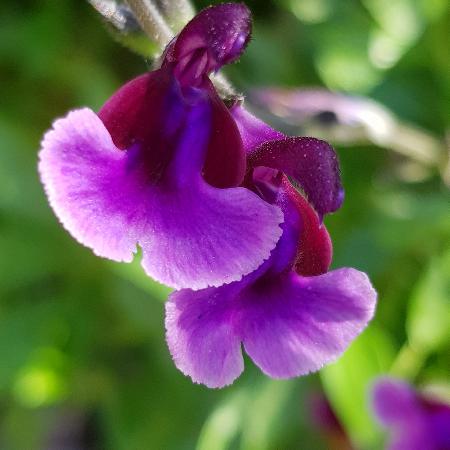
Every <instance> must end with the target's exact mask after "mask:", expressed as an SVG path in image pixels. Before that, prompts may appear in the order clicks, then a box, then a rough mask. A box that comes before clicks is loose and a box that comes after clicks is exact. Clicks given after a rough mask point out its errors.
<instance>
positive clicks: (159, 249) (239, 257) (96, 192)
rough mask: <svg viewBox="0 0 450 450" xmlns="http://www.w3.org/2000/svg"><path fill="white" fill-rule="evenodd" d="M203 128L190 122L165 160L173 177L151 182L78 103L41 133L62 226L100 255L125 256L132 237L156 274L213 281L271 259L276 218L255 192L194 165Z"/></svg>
mask: <svg viewBox="0 0 450 450" xmlns="http://www.w3.org/2000/svg"><path fill="white" fill-rule="evenodd" d="M194 119H195V120H196V121H197V122H201V121H202V116H201V115H200V116H199V117H194V116H192V115H191V116H189V120H194ZM197 130H198V131H197ZM207 134H208V133H206V130H205V129H203V131H202V129H201V126H199V124H198V123H196V124H195V126H194V123H193V122H192V123H190V122H189V121H188V122H187V124H186V127H185V132H184V134H182V135H181V137H180V139H179V142H178V144H177V145H178V148H177V152H176V158H174V161H172V162H171V165H172V169H173V172H174V173H173V175H174V177H173V179H172V180H171V181H174V182H173V183H172V184H170V183H169V184H167V183H160V184H156V183H153V182H151V179H150V181H149V177H148V176H147V174H146V172H145V171H143V170H142V167H141V166H140V165H139V164H138V163H136V158H137V157H136V154H138V153H139V152H138V150H139V149H138V148H137V149H135V148H131V149H129V150H128V151H121V150H119V149H118V148H117V147H116V146H115V145H114V144H113V142H112V139H111V136H110V135H109V133H108V131H107V130H106V128H105V126H104V125H103V123H102V122H101V120H100V119H99V118H98V116H97V115H96V114H95V113H94V112H92V111H91V110H89V109H81V110H77V111H73V112H71V113H70V114H69V115H68V116H67V117H66V118H64V119H60V120H57V121H56V122H55V123H54V127H53V129H52V130H50V131H49V132H48V133H47V134H46V135H45V137H44V140H43V143H42V150H41V152H40V163H39V171H40V174H41V178H42V181H43V183H44V186H45V189H46V192H47V195H48V197H49V201H50V204H51V206H52V207H53V209H54V210H55V212H56V214H57V216H58V217H59V219H60V220H61V222H62V223H63V225H64V226H65V228H66V229H67V230H68V231H69V232H70V233H71V234H72V235H73V236H74V237H75V238H76V239H77V240H78V241H79V242H81V243H82V244H84V245H86V246H88V247H90V248H92V249H93V250H94V253H96V254H97V255H99V256H103V257H106V258H110V259H113V260H117V261H131V260H132V258H133V253H134V252H135V251H136V244H139V245H140V246H141V247H142V250H143V261H142V265H143V267H144V269H145V270H146V272H147V273H148V274H149V275H151V276H152V277H154V278H155V279H157V280H158V281H160V282H162V283H165V284H168V285H169V286H172V287H175V288H183V287H190V288H192V289H200V288H204V287H207V286H218V285H221V284H223V283H227V282H232V281H234V280H239V279H240V278H241V277H242V276H243V275H245V274H247V273H250V272H252V271H253V270H255V269H256V268H257V267H258V266H259V265H261V264H262V262H263V261H264V260H265V259H267V258H268V257H269V254H270V251H271V250H272V249H273V248H274V247H275V244H276V242H277V241H278V239H279V237H280V234H281V229H280V227H279V226H278V225H279V224H280V223H281V222H282V221H283V218H282V213H281V211H280V210H279V208H277V207H276V206H272V205H269V204H267V203H266V202H264V201H263V200H261V199H260V198H259V197H258V196H257V195H256V194H254V193H253V192H251V191H249V190H247V189H245V188H231V189H216V188H213V187H211V186H209V185H208V184H207V183H206V182H205V181H204V180H203V179H202V177H201V175H200V173H196V172H195V170H194V168H195V167H196V166H197V165H198V164H199V161H198V155H197V156H195V155H192V148H195V146H196V145H197V146H200V147H201V146H202V145H203V144H204V142H205V139H206V138H207ZM190 158H193V160H191V159H190ZM144 167H145V165H144ZM177 183H178V184H177ZM243 230H245V232H243Z"/></svg>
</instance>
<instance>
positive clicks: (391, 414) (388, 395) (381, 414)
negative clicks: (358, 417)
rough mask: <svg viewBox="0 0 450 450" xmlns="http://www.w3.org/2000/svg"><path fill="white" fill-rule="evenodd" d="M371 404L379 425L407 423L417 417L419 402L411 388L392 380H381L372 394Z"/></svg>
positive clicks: (402, 382)
mask: <svg viewBox="0 0 450 450" xmlns="http://www.w3.org/2000/svg"><path fill="white" fill-rule="evenodd" d="M372 403H373V408H374V411H375V414H376V415H377V417H378V419H379V420H380V422H381V423H383V424H385V425H388V424H392V423H401V422H408V421H409V420H411V418H414V417H416V416H417V414H418V412H419V408H420V407H419V402H418V400H417V397H416V393H415V392H414V389H412V387H411V386H410V385H409V384H408V383H406V382H404V381H402V380H397V379H394V378H381V379H379V380H378V381H377V383H376V384H375V386H374V388H373V392H372Z"/></svg>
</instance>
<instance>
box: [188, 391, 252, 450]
mask: <svg viewBox="0 0 450 450" xmlns="http://www.w3.org/2000/svg"><path fill="white" fill-rule="evenodd" d="M248 400H249V393H248V391H247V390H245V389H242V390H239V391H234V392H233V394H232V395H230V396H229V397H228V398H227V399H226V400H225V401H224V402H222V403H220V404H219V405H218V406H217V407H216V409H215V410H214V411H213V412H212V414H211V415H210V416H209V418H208V419H207V421H206V423H205V425H204V426H203V428H202V431H201V432H200V437H199V440H198V443H197V447H196V449H197V450H226V449H228V448H229V444H230V443H231V441H232V440H233V439H234V438H235V436H236V435H237V434H238V433H239V431H240V428H241V426H242V419H243V416H244V411H245V409H246V406H247V403H248Z"/></svg>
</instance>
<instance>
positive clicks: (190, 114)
mask: <svg viewBox="0 0 450 450" xmlns="http://www.w3.org/2000/svg"><path fill="white" fill-rule="evenodd" d="M250 33H251V20H250V13H249V11H248V9H247V8H246V7H245V6H244V5H243V4H235V3H227V4H222V5H218V6H215V7H210V8H207V9H205V10H203V11H202V12H200V13H199V14H198V15H197V16H196V17H195V18H194V19H192V20H191V22H189V23H188V24H187V25H186V26H185V28H184V29H183V30H182V31H181V32H180V34H179V35H178V36H177V37H176V38H175V39H174V40H173V41H172V42H171V43H170V44H169V45H168V47H167V48H166V50H165V52H164V54H163V57H162V63H161V67H160V68H159V69H157V70H154V71H152V72H148V73H145V74H143V75H141V76H139V77H137V78H135V79H133V80H131V81H130V82H128V83H127V84H125V85H124V86H123V87H122V88H120V89H119V90H118V91H117V92H116V93H115V94H114V95H113V96H112V97H111V98H110V99H109V100H108V101H107V102H106V103H105V105H104V106H103V107H102V108H101V110H100V111H99V112H98V113H97V114H96V113H95V112H93V111H92V110H90V109H87V108H84V109H79V110H75V111H72V112H70V113H69V114H68V115H67V116H66V117H65V118H62V119H59V120H57V121H55V123H54V124H53V128H52V129H51V130H50V131H48V132H47V134H46V135H45V137H44V139H43V142H42V149H41V152H40V161H39V172H40V175H41V179H42V182H43V184H44V187H45V190H46V193H47V196H48V199H49V202H50V205H51V206H52V208H53V209H54V211H55V213H56V215H57V216H58V218H59V219H60V221H61V223H62V224H63V226H64V227H65V228H66V229H67V230H68V231H69V232H70V233H71V234H72V236H73V237H74V238H75V239H77V240H78V241H79V242H81V243H82V244H84V245H86V246H87V247H90V248H91V249H92V250H93V251H94V253H95V254H97V255H99V256H102V257H105V258H109V259H112V260H115V261H127V262H129V261H131V260H132V258H133V256H134V254H135V253H136V251H137V247H138V246H139V247H140V248H141V249H142V255H143V257H142V266H143V268H144V270H145V272H146V273H147V274H148V275H149V276H151V277H153V278H154V279H156V280H158V281H159V282H161V283H165V284H167V285H169V286H171V287H173V288H174V289H175V292H174V293H173V294H171V295H170V298H169V301H168V302H167V306H166V330H167V342H168V345H169V349H170V351H171V353H172V356H173V359H174V361H175V364H176V365H177V367H178V368H179V369H180V370H182V371H183V372H184V373H185V374H187V375H189V376H190V377H191V378H192V379H193V380H194V381H195V382H199V383H204V384H206V385H207V386H210V387H222V386H224V385H227V384H229V383H231V382H232V381H233V380H234V379H235V378H236V377H237V376H238V375H239V374H240V373H241V372H242V370H243V358H242V352H241V345H243V346H244V348H245V351H246V352H247V353H248V354H249V356H250V357H251V358H252V359H253V361H254V362H255V363H256V364H257V365H258V366H259V367H260V368H261V369H262V370H263V371H264V372H265V373H266V374H268V375H270V376H272V377H280V378H283V377H292V376H297V375H302V374H306V373H308V372H311V371H315V370H318V369H319V368H320V367H321V366H323V365H324V364H325V363H328V362H330V361H332V360H334V359H336V358H337V357H338V356H339V355H340V354H341V353H342V352H343V351H344V350H345V349H346V348H347V346H348V345H349V343H350V342H351V341H352V340H353V339H354V338H355V337H356V336H357V335H358V334H359V333H360V332H361V331H362V330H363V329H364V327H365V326H366V325H367V323H368V321H369V320H370V319H371V318H372V316H373V313H374V307H375V300H376V294H375V291H374V290H373V288H372V286H371V284H370V281H369V280H368V278H367V276H366V275H365V274H363V273H361V272H359V271H357V270H354V269H350V268H344V269H339V270H335V271H330V272H328V268H329V265H330V263H331V256H332V247H331V241H330V237H329V235H328V232H327V230H326V228H325V225H324V224H323V223H322V220H323V217H324V215H326V214H328V213H331V212H334V211H336V210H337V209H338V208H339V207H340V206H341V204H342V201H343V189H342V186H341V181H340V172H339V164H338V161H337V157H336V154H335V152H334V150H333V149H332V147H331V146H330V145H328V144H327V143H326V142H323V141H320V140H318V139H314V138H302V137H287V136H285V135H283V134H282V133H280V132H278V131H275V130H273V129H272V128H270V127H269V126H268V125H266V124H265V123H263V122H261V121H260V120H258V119H257V118H255V117H254V116H252V115H251V114H250V113H249V112H248V111H246V109H245V108H244V107H243V106H242V104H241V103H239V102H238V101H234V102H228V103H227V104H225V103H224V102H223V101H222V99H221V98H220V96H219V95H218V93H217V91H216V90H215V87H214V85H213V84H212V82H211V81H210V79H209V74H211V73H212V72H216V71H218V70H219V69H220V68H221V67H222V66H223V65H224V64H228V63H230V62H233V61H235V60H236V59H237V58H238V57H239V56H240V55H241V53H242V52H243V50H244V49H245V47H246V45H247V43H248V41H249V38H250Z"/></svg>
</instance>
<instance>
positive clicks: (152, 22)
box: [126, 0, 173, 49]
mask: <svg viewBox="0 0 450 450" xmlns="http://www.w3.org/2000/svg"><path fill="white" fill-rule="evenodd" d="M126 3H127V5H128V6H129V8H130V9H131V11H133V13H134V15H135V17H136V20H137V21H138V22H139V24H140V26H141V27H142V29H143V30H144V32H145V33H146V34H147V35H148V36H149V37H150V38H151V39H152V40H154V41H156V42H157V43H158V45H159V46H160V47H161V49H164V48H165V46H166V45H167V44H168V43H169V42H170V40H171V39H172V38H173V33H172V30H171V29H170V28H169V26H168V25H167V23H166V22H165V21H164V18H163V17H162V16H161V14H160V12H159V11H158V9H157V8H156V6H155V5H154V4H153V3H152V2H151V1H150V0H126Z"/></svg>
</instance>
